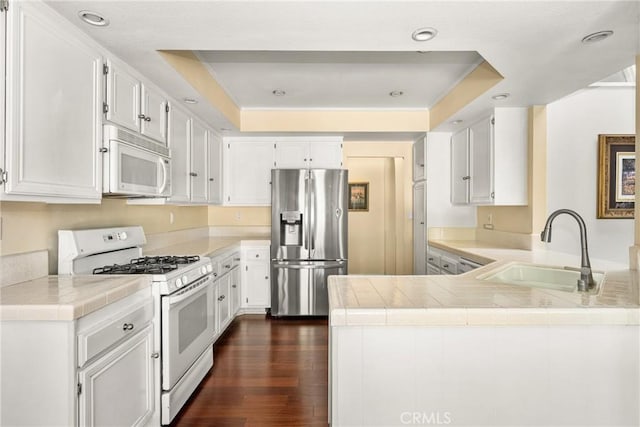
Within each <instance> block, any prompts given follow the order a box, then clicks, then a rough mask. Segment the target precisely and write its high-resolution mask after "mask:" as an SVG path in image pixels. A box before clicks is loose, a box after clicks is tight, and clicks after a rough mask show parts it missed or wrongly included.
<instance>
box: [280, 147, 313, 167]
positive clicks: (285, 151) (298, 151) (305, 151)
mask: <svg viewBox="0 0 640 427" xmlns="http://www.w3.org/2000/svg"><path fill="white" fill-rule="evenodd" d="M274 157H275V167H276V168H277V169H305V168H307V167H308V165H309V144H308V143H306V142H276V144H275V154H274Z"/></svg>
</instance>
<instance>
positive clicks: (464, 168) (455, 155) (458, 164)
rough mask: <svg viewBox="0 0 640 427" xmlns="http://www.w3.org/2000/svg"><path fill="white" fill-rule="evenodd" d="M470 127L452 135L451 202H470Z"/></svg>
mask: <svg viewBox="0 0 640 427" xmlns="http://www.w3.org/2000/svg"><path fill="white" fill-rule="evenodd" d="M470 178H471V176H470V175H469V129H463V130H461V131H460V132H457V133H455V134H453V135H452V136H451V203H453V204H467V203H469V180H470Z"/></svg>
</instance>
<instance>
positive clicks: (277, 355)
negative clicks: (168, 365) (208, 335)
mask: <svg viewBox="0 0 640 427" xmlns="http://www.w3.org/2000/svg"><path fill="white" fill-rule="evenodd" d="M327 342H328V326H327V320H326V319H271V318H269V317H265V316H256V315H247V316H239V317H238V318H236V320H235V321H234V323H233V324H232V325H231V326H229V328H228V330H227V332H226V333H225V335H224V336H223V337H222V338H221V339H219V340H218V342H217V343H216V344H215V345H214V354H215V355H214V365H213V369H212V370H211V372H210V373H209V375H208V376H207V377H206V378H205V379H204V380H203V382H202V383H201V385H200V387H199V388H198V389H197V390H196V391H195V392H194V395H193V396H192V397H191V399H190V400H189V402H187V404H186V405H185V407H184V408H183V410H182V411H181V413H180V414H178V416H177V417H176V418H175V420H174V422H173V423H172V426H177V427H188V426H225V427H226V426H247V427H249V426H265V427H267V426H305V427H307V426H326V425H327V399H328V395H327V384H328V362H327V357H328V354H327V351H328V350H327V349H328V347H327Z"/></svg>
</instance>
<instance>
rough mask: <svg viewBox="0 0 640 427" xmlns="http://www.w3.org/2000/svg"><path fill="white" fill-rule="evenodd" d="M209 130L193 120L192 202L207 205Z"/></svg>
mask: <svg viewBox="0 0 640 427" xmlns="http://www.w3.org/2000/svg"><path fill="white" fill-rule="evenodd" d="M208 163H209V160H208V158H207V128H206V127H204V126H203V125H202V124H201V123H200V122H198V121H197V120H195V119H194V120H191V171H190V172H189V175H190V177H191V201H192V202H194V203H207V183H208V181H207V169H208Z"/></svg>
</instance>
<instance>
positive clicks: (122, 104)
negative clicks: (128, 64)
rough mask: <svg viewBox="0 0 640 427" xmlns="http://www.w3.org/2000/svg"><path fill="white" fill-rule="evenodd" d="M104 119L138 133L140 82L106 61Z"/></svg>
mask: <svg viewBox="0 0 640 427" xmlns="http://www.w3.org/2000/svg"><path fill="white" fill-rule="evenodd" d="M107 66H108V69H109V71H108V73H107V100H106V102H107V108H108V110H107V112H106V119H107V120H108V121H110V122H113V123H115V124H117V125H120V126H123V127H125V128H127V129H130V130H133V131H135V132H139V131H140V118H139V117H138V115H139V114H140V89H141V86H140V81H139V80H138V79H136V78H135V77H133V76H132V75H131V74H128V73H127V72H126V71H124V70H122V69H121V68H119V67H118V66H117V65H114V63H113V62H112V61H107Z"/></svg>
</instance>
